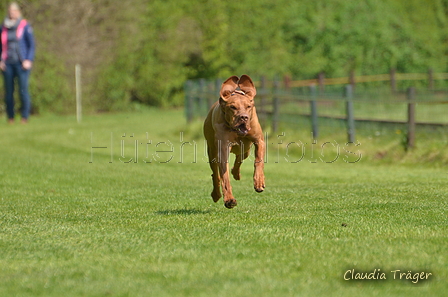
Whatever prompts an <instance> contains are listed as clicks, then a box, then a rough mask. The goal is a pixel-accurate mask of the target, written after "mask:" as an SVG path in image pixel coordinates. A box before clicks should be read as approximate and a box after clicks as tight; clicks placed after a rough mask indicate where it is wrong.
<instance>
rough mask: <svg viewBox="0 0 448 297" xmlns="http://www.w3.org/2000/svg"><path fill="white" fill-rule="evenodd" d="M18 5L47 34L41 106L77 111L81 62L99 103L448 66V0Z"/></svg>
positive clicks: (93, 100) (94, 106)
mask: <svg viewBox="0 0 448 297" xmlns="http://www.w3.org/2000/svg"><path fill="white" fill-rule="evenodd" d="M0 3H1V4H2V5H1V6H0V9H1V11H0V12H1V13H3V15H5V11H6V8H7V5H8V3H9V1H4V0H2V1H1V2H0ZM19 3H20V4H21V5H22V7H23V13H24V16H25V17H26V18H27V19H28V20H30V21H31V23H32V25H33V27H34V30H35V34H36V40H37V57H36V63H35V68H34V73H33V77H32V94H33V99H34V106H35V109H36V110H38V111H52V112H59V113H63V112H68V111H69V110H73V106H74V66H75V64H76V63H79V64H81V65H82V67H83V92H84V102H85V109H88V110H90V111H98V110H105V111H108V110H121V109H126V108H129V107H130V106H133V104H130V103H132V102H139V103H143V104H149V105H155V106H175V105H181V104H182V101H183V91H182V89H183V84H184V82H185V81H186V80H187V79H190V78H199V77H203V78H216V77H226V76H228V75H231V74H243V73H248V74H250V75H251V76H255V77H257V76H261V75H266V76H268V77H272V76H275V75H284V74H289V75H291V76H293V77H294V78H313V77H315V76H316V75H317V74H318V73H319V72H325V75H326V76H327V77H337V76H345V75H347V74H348V72H350V71H354V72H355V73H356V74H357V75H361V74H379V73H388V72H389V70H390V68H396V70H397V72H426V71H427V70H428V68H433V69H434V71H435V72H445V71H447V64H446V62H447V45H448V44H447V43H448V38H447V37H448V31H447V28H448V26H447V13H448V1H447V0H429V1H428V0H394V1H386V0H362V1H347V0H332V1H324V0H316V1H304V0H297V1H289V0H275V1H274V0H260V1H257V2H256V4H254V2H253V1H248V0H241V1H237V2H223V1H218V0H207V1H205V0H194V1H191V0H188V1H187V0H152V1H146V0H128V1H122V2H118V1H112V0H76V1H59V0H26V1H25V0H24V1H19ZM134 106H135V105H134Z"/></svg>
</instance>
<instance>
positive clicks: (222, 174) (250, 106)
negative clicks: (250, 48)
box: [204, 75, 265, 208]
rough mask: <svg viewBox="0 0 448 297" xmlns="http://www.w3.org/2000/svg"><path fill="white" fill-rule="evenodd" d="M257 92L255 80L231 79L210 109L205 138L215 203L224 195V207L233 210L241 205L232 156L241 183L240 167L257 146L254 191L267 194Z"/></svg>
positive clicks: (206, 120)
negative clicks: (233, 182)
mask: <svg viewBox="0 0 448 297" xmlns="http://www.w3.org/2000/svg"><path fill="white" fill-rule="evenodd" d="M256 93H257V91H256V89H255V86H254V83H253V82H252V80H251V78H250V77H249V76H247V75H243V76H241V77H240V78H238V77H237V76H232V77H229V78H228V79H227V80H226V81H225V82H224V83H223V84H222V86H221V91H220V98H219V101H218V102H216V103H215V104H214V105H213V106H212V107H211V109H210V112H209V113H208V116H207V118H206V119H205V122H204V136H205V138H206V140H207V146H208V149H207V152H208V158H209V164H210V168H211V169H212V171H213V174H212V179H213V191H212V194H211V196H212V198H213V201H215V202H217V201H218V200H219V198H221V196H222V195H221V189H220V188H221V186H222V194H223V195H224V205H225V207H227V208H233V207H235V206H236V204H237V202H236V200H235V198H234V197H233V194H232V186H231V185H230V178H229V153H230V152H232V153H234V154H235V155H236V158H235V164H234V166H233V168H232V170H231V172H232V175H233V177H234V178H235V179H236V180H240V177H241V176H240V166H241V163H242V162H243V160H244V159H246V158H247V157H248V156H249V153H250V147H251V145H252V143H253V144H254V145H255V163H254V165H255V166H254V167H255V169H254V188H255V191H257V192H263V190H264V188H265V184H264V173H263V168H264V154H265V142H264V136H263V131H262V130H261V126H260V123H259V122H258V117H257V112H256V110H255V106H254V97H255V95H256Z"/></svg>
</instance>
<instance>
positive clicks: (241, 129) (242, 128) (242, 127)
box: [238, 125, 249, 135]
mask: <svg viewBox="0 0 448 297" xmlns="http://www.w3.org/2000/svg"><path fill="white" fill-rule="evenodd" d="M238 132H239V133H240V134H242V135H246V134H247V133H248V132H249V129H247V128H246V125H240V126H239V127H238Z"/></svg>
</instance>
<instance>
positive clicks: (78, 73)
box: [75, 64, 82, 123]
mask: <svg viewBox="0 0 448 297" xmlns="http://www.w3.org/2000/svg"><path fill="white" fill-rule="evenodd" d="M75 85H76V121H77V122H78V123H81V120H82V89H81V65H79V64H76V65H75Z"/></svg>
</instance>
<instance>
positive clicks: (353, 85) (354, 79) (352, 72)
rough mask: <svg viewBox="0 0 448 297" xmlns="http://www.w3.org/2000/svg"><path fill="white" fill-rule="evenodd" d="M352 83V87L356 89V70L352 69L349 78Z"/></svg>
mask: <svg viewBox="0 0 448 297" xmlns="http://www.w3.org/2000/svg"><path fill="white" fill-rule="evenodd" d="M348 80H349V83H350V85H351V86H352V89H353V90H354V89H355V85H356V78H355V70H351V71H350V76H349V78H348Z"/></svg>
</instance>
